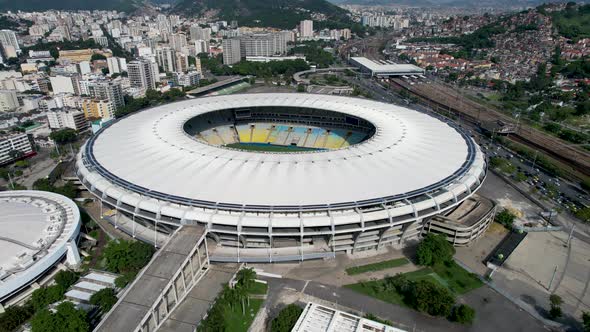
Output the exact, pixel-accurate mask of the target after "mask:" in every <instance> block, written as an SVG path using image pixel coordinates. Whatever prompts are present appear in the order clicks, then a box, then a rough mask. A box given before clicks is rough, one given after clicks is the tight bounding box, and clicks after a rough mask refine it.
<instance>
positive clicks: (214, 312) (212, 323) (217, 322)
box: [198, 302, 225, 332]
mask: <svg viewBox="0 0 590 332" xmlns="http://www.w3.org/2000/svg"><path fill="white" fill-rule="evenodd" d="M198 331H200V332H217V331H225V314H224V312H223V307H222V306H221V305H220V304H218V303H217V302H215V304H214V305H213V307H211V309H209V311H208V312H207V318H206V319H204V320H202V321H201V325H199V328H198Z"/></svg>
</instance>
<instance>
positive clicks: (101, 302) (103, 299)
mask: <svg viewBox="0 0 590 332" xmlns="http://www.w3.org/2000/svg"><path fill="white" fill-rule="evenodd" d="M115 303H117V293H115V290H114V289H112V288H103V289H101V290H99V291H98V292H96V293H94V294H92V296H91V297H90V304H94V305H97V306H99V307H100V310H102V312H108V311H109V310H111V308H112V307H113V306H114V305H115Z"/></svg>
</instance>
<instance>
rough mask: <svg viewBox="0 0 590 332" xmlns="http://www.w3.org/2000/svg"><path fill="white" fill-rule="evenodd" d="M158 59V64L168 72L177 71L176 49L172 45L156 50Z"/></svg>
mask: <svg viewBox="0 0 590 332" xmlns="http://www.w3.org/2000/svg"><path fill="white" fill-rule="evenodd" d="M156 61H157V62H158V66H160V67H162V70H164V72H166V73H173V72H175V71H176V70H175V69H176V68H175V66H176V51H175V50H174V49H172V48H170V47H162V48H158V49H157V50H156Z"/></svg>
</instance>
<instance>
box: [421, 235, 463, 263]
mask: <svg viewBox="0 0 590 332" xmlns="http://www.w3.org/2000/svg"><path fill="white" fill-rule="evenodd" d="M454 254H455V248H453V246H452V245H451V244H450V243H449V242H448V241H447V239H446V238H445V236H444V235H441V234H432V233H430V234H427V235H426V236H425V237H424V239H423V240H422V241H421V242H420V244H419V245H418V248H417V250H416V256H417V259H418V264H420V265H425V266H432V265H435V264H437V263H444V262H449V261H451V260H452V259H453V255H454Z"/></svg>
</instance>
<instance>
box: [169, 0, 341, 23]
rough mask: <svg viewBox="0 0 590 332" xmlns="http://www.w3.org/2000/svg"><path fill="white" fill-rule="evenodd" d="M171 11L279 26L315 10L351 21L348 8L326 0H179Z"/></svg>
mask: <svg viewBox="0 0 590 332" xmlns="http://www.w3.org/2000/svg"><path fill="white" fill-rule="evenodd" d="M171 12H172V13H176V14H181V15H197V16H201V15H210V16H212V17H216V18H218V19H220V20H226V21H232V20H237V21H238V23H239V24H240V25H249V26H271V27H276V28H293V27H295V25H297V24H298V23H299V21H301V20H304V19H310V18H311V17H312V14H322V15H324V16H325V17H326V19H327V20H332V21H337V22H348V21H349V18H348V15H347V14H348V11H346V10H345V9H342V8H340V7H338V6H336V5H334V4H332V3H330V2H328V1H325V0H180V1H179V2H178V3H177V4H176V5H175V6H174V7H173V8H172V11H171Z"/></svg>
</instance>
